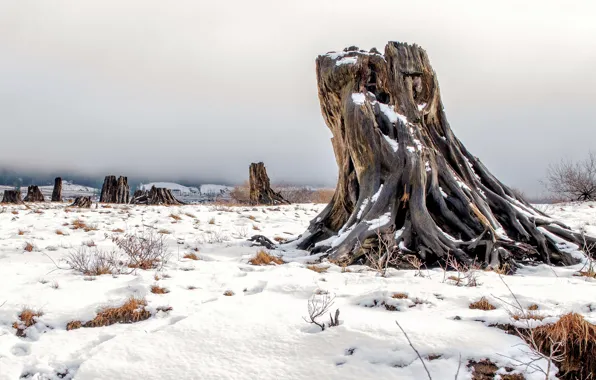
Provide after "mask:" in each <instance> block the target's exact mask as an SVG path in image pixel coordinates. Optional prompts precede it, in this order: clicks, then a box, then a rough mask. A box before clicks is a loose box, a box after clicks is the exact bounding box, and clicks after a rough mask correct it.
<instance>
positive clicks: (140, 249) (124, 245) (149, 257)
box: [112, 229, 170, 270]
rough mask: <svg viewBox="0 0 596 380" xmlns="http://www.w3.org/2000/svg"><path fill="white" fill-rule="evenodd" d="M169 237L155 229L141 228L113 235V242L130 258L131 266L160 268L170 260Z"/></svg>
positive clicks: (129, 264) (145, 268) (129, 263)
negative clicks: (128, 232)
mask: <svg viewBox="0 0 596 380" xmlns="http://www.w3.org/2000/svg"><path fill="white" fill-rule="evenodd" d="M166 239H167V238H166V237H165V236H164V235H163V234H161V233H159V232H157V233H156V232H155V230H153V229H147V230H141V231H137V232H135V233H130V234H126V235H124V236H112V242H114V243H115V244H116V246H118V248H120V249H121V250H122V251H123V252H124V254H125V255H126V257H127V259H128V263H127V265H128V267H129V268H139V269H144V270H148V269H159V268H162V267H163V266H164V265H165V264H166V263H167V262H168V260H169V258H170V253H169V252H168V249H167V244H166V243H167V240H166Z"/></svg>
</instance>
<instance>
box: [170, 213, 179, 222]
mask: <svg viewBox="0 0 596 380" xmlns="http://www.w3.org/2000/svg"><path fill="white" fill-rule="evenodd" d="M170 218H172V219H174V220H176V221H178V220H182V218H181V217H180V215H176V214H170Z"/></svg>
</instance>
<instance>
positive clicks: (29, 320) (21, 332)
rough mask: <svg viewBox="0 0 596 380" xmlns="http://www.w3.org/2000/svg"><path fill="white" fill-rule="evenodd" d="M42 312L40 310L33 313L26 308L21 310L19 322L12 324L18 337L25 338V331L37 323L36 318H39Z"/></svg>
mask: <svg viewBox="0 0 596 380" xmlns="http://www.w3.org/2000/svg"><path fill="white" fill-rule="evenodd" d="M42 315H43V312H42V311H41V310H37V311H34V310H32V309H29V308H27V307H25V308H23V309H22V310H21V312H20V313H19V320H18V321H17V322H14V323H13V324H12V328H14V329H15V330H17V333H16V335H17V336H18V337H21V338H23V337H25V336H26V335H27V334H26V332H25V330H27V329H28V328H29V327H31V326H33V325H34V324H36V323H37V318H38V317H41V316H42Z"/></svg>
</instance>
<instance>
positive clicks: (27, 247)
mask: <svg viewBox="0 0 596 380" xmlns="http://www.w3.org/2000/svg"><path fill="white" fill-rule="evenodd" d="M33 248H34V247H33V244H31V243H30V242H27V243H25V247H23V249H24V250H25V251H27V252H31V251H33Z"/></svg>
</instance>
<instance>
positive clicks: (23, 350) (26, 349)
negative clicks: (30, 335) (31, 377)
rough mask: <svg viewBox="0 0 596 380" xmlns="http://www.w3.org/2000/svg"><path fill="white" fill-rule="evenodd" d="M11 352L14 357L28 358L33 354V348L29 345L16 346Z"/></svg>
mask: <svg viewBox="0 0 596 380" xmlns="http://www.w3.org/2000/svg"><path fill="white" fill-rule="evenodd" d="M10 352H11V353H12V354H13V355H14V356H27V355H29V354H30V353H31V347H30V345H29V344H24V343H21V344H17V345H15V346H14V347H13V348H12V349H11V350H10Z"/></svg>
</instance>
